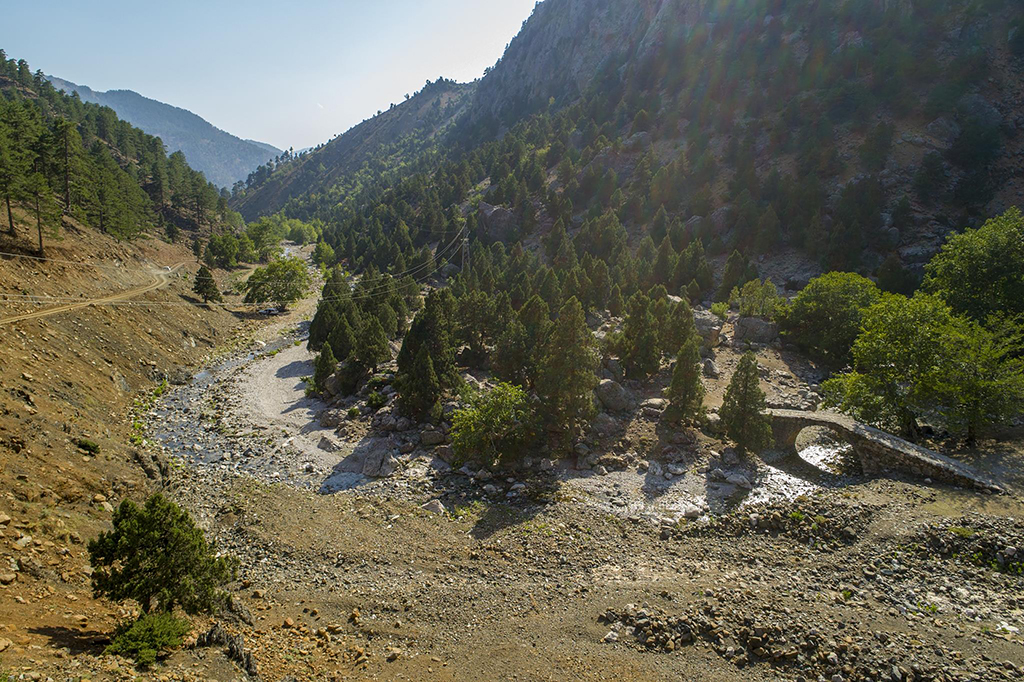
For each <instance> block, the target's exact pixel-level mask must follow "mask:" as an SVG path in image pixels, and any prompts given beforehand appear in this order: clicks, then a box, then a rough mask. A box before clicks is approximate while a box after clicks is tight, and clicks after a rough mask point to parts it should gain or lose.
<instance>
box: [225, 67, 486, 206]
mask: <svg viewBox="0 0 1024 682" xmlns="http://www.w3.org/2000/svg"><path fill="white" fill-rule="evenodd" d="M475 89H476V86H475V84H469V85H463V84H459V83H455V82H454V81H450V80H445V79H443V78H439V79H438V80H437V81H435V82H432V83H430V82H428V83H427V84H426V85H425V86H424V88H423V89H422V90H420V91H419V92H417V93H416V94H415V95H413V96H412V97H410V98H409V99H408V100H406V101H405V102H402V103H401V104H397V105H394V106H392V107H391V108H390V109H388V110H387V111H385V112H382V113H379V114H378V115H376V116H374V117H373V118H370V119H369V120H366V121H363V122H362V123H360V124H359V125H356V126H355V127H353V128H352V129H350V130H349V131H347V132H346V133H344V134H342V135H339V136H337V137H335V138H334V139H333V140H331V141H330V142H327V143H326V144H322V145H320V146H318V147H316V148H314V149H312V150H304V151H303V152H299V153H298V154H297V155H295V156H291V155H289V154H287V153H286V157H285V158H286V159H291V160H290V161H288V162H286V163H284V164H280V165H279V166H277V167H271V166H270V165H269V164H268V165H266V166H261V167H260V168H258V169H257V170H256V171H254V172H253V173H252V174H251V175H250V176H249V178H248V179H247V180H246V188H245V190H244V191H242V192H241V193H236V196H235V208H236V209H237V210H238V211H239V212H240V213H241V214H242V215H243V216H244V217H246V218H247V219H253V218H256V217H258V216H259V215H263V214H267V213H274V212H276V211H277V210H279V209H280V208H281V207H282V206H283V205H284V204H285V203H287V202H288V201H289V200H291V199H293V198H295V197H297V196H299V195H300V194H303V193H306V192H309V191H311V190H312V189H313V188H322V187H326V186H334V185H337V184H338V183H343V182H344V180H345V179H346V178H347V177H349V176H350V175H351V174H353V173H355V172H357V171H359V170H360V169H361V168H362V167H363V166H364V164H366V163H367V162H368V161H370V160H373V161H374V166H375V167H376V169H377V170H382V169H383V168H384V167H385V166H387V165H389V164H390V163H392V162H395V163H397V162H399V161H407V160H410V159H412V158H414V157H415V156H416V155H417V154H418V153H420V152H422V151H423V150H424V149H425V148H426V147H427V146H429V145H430V144H433V143H436V142H437V140H438V139H439V135H440V134H441V133H443V132H444V131H446V130H447V129H448V128H449V127H450V126H451V124H452V123H453V122H454V121H455V119H457V118H458V117H459V116H461V115H462V114H463V113H465V107H466V104H468V102H469V101H470V99H471V97H472V94H473V92H474V91H475Z"/></svg>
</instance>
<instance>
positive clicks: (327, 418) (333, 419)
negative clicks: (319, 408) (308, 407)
mask: <svg viewBox="0 0 1024 682" xmlns="http://www.w3.org/2000/svg"><path fill="white" fill-rule="evenodd" d="M344 420H345V413H344V412H341V411H340V410H324V411H323V412H322V413H321V414H320V426H322V427H324V428H326V429H336V428H338V427H339V426H341V424H342V422H343V421H344Z"/></svg>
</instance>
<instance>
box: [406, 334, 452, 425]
mask: <svg viewBox="0 0 1024 682" xmlns="http://www.w3.org/2000/svg"><path fill="white" fill-rule="evenodd" d="M399 392H400V400H401V405H402V409H403V410H404V411H405V412H406V413H407V414H409V415H410V416H412V417H415V418H417V419H429V420H431V421H434V420H436V419H437V418H438V417H439V416H440V413H441V409H440V408H441V403H440V401H441V393H442V387H441V382H440V380H439V379H438V377H437V373H436V372H435V371H434V362H433V361H432V360H431V359H430V351H429V350H428V348H427V346H426V345H423V346H420V349H419V351H418V352H417V354H416V358H415V359H414V361H413V362H412V363H411V367H410V368H409V371H408V372H406V373H404V374H402V375H401V376H400V378H399Z"/></svg>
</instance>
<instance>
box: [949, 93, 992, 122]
mask: <svg viewBox="0 0 1024 682" xmlns="http://www.w3.org/2000/svg"><path fill="white" fill-rule="evenodd" d="M956 109H957V113H958V114H959V115H960V116H961V118H963V119H964V120H968V121H975V122H977V123H979V124H980V125H983V126H986V127H992V128H995V127H998V126H1000V125H1002V123H1003V115H1002V114H1000V113H999V110H998V109H996V108H995V107H994V106H993V105H992V103H991V102H989V101H988V100H987V99H985V98H984V97H983V96H981V95H979V94H972V95H964V96H963V97H961V98H960V101H959V102H957V105H956Z"/></svg>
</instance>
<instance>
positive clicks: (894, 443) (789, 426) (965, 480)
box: [768, 410, 1001, 492]
mask: <svg viewBox="0 0 1024 682" xmlns="http://www.w3.org/2000/svg"><path fill="white" fill-rule="evenodd" d="M768 413H769V415H770V416H771V419H772V435H773V436H774V439H775V447H776V449H778V450H781V451H784V452H785V451H792V450H794V449H795V448H796V439H797V437H798V436H799V435H800V432H801V431H803V430H804V429H806V428H808V427H812V426H818V427H824V428H827V429H830V430H831V431H833V432H835V433H836V434H837V435H838V436H839V437H840V438H842V439H843V440H845V441H846V442H848V443H849V444H850V445H852V446H853V451H854V454H856V455H857V458H858V460H860V463H861V467H862V468H863V470H864V473H866V474H874V473H880V472H885V471H892V472H900V473H905V474H911V475H914V476H920V477H924V478H931V479H934V480H937V481H943V482H945V483H951V484H953V485H959V486H965V487H970V488H980V489H984V490H995V491H1000V492H1001V488H1000V487H999V486H998V485H997V484H996V483H995V482H994V481H992V480H991V479H989V478H988V477H986V476H984V475H982V474H980V473H979V472H977V471H975V470H973V469H971V468H970V467H968V466H966V465H964V464H961V463H960V462H957V461H956V460H954V459H951V458H949V457H947V456H945V455H942V454H939V453H938V452H935V451H933V450H929V449H928V448H924V447H921V446H920V445H916V444H914V443H911V442H909V441H906V440H904V439H902V438H899V437H898V436H894V435H892V434H890V433H886V432H884V431H881V430H879V429H876V428H873V427H871V426H868V425H866V424H861V423H860V422H858V421H856V420H854V419H852V418H851V417H848V416H845V415H841V414H835V413H831V412H803V411H800V410H768Z"/></svg>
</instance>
